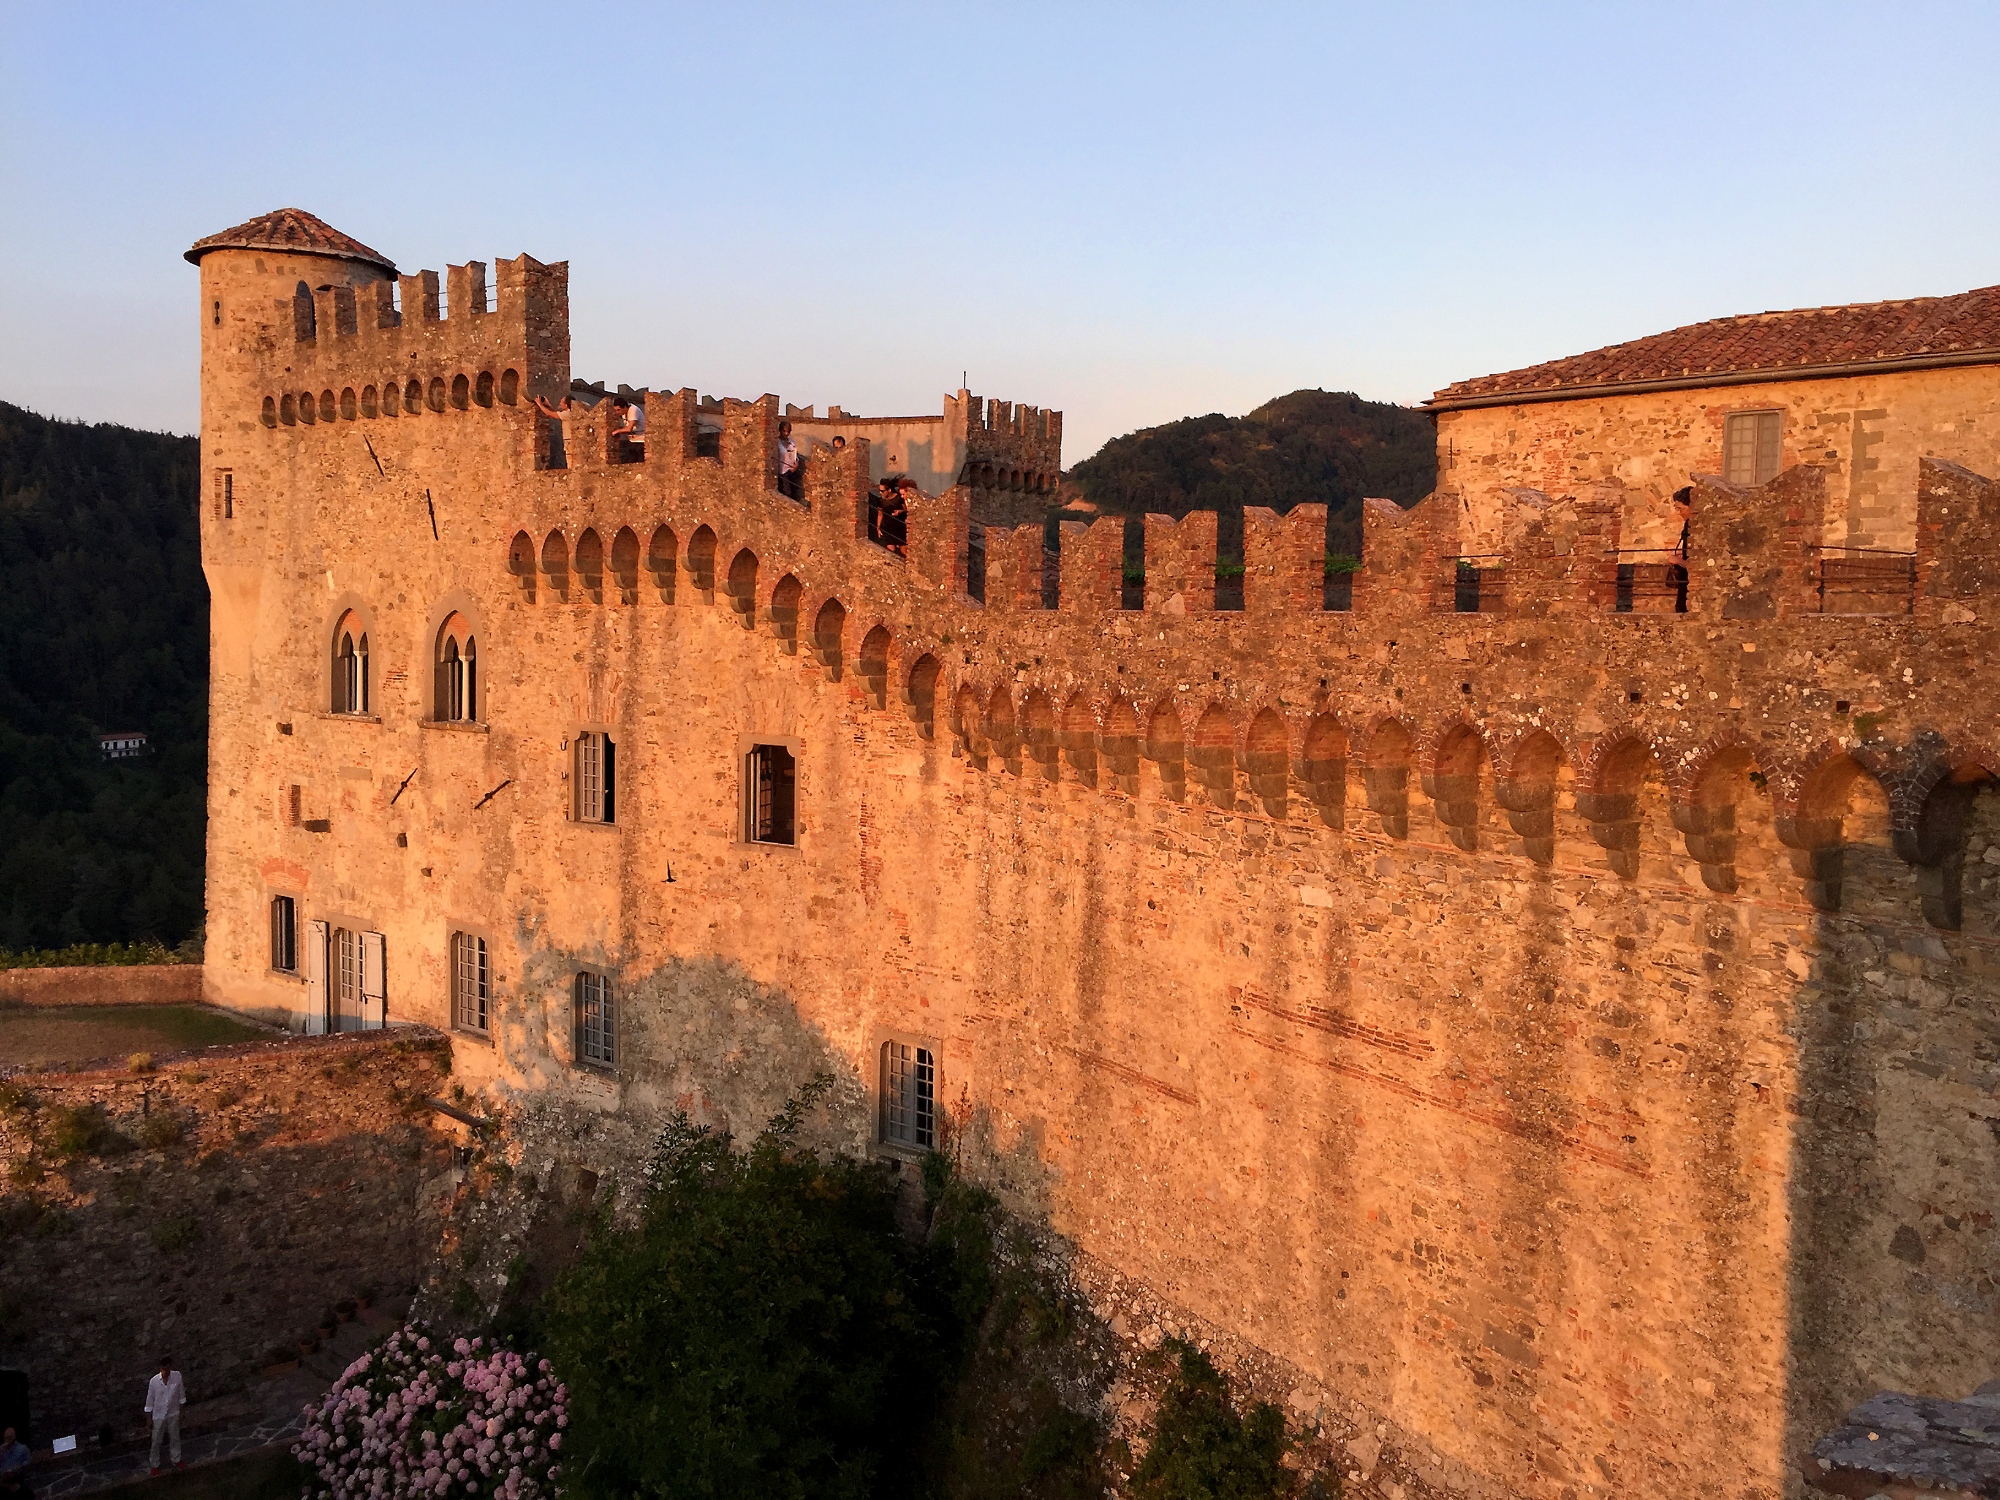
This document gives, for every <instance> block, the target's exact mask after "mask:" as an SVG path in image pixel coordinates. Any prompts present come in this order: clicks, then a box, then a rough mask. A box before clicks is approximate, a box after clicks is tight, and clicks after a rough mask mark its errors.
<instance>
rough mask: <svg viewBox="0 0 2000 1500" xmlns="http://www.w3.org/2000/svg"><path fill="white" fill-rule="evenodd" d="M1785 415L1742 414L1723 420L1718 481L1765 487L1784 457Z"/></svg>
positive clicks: (1779, 412)
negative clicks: (1720, 465)
mask: <svg viewBox="0 0 2000 1500" xmlns="http://www.w3.org/2000/svg"><path fill="white" fill-rule="evenodd" d="M1784 435H1785V414H1784V413H1783V412H1781V411H1742V412H1736V413H1734V414H1732V415H1731V416H1728V417H1726V418H1724V419H1723V423H1722V477H1723V478H1724V479H1725V480H1727V481H1728V482H1729V483H1730V484H1742V485H1755V484H1769V483H1770V482H1771V481H1772V480H1773V479H1776V478H1777V477H1778V465H1779V464H1780V463H1781V462H1782V461H1783V457H1784Z"/></svg>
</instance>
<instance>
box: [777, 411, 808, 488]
mask: <svg viewBox="0 0 2000 1500" xmlns="http://www.w3.org/2000/svg"><path fill="white" fill-rule="evenodd" d="M778 493H779V494H781V495H783V496H784V497H785V498H786V499H788V500H803V499H805V497H806V488H805V475H804V474H803V473H802V472H801V471H800V469H799V445H798V444H797V443H795V442H793V441H792V424H791V423H790V422H780V423H779V424H778Z"/></svg>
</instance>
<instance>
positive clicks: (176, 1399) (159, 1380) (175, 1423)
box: [146, 1355, 187, 1474]
mask: <svg viewBox="0 0 2000 1500" xmlns="http://www.w3.org/2000/svg"><path fill="white" fill-rule="evenodd" d="M186 1405H187V1388H186V1386H185V1385H183V1384H182V1382H181V1372H180V1371H179V1370H176V1369H175V1368H174V1361H173V1356H172V1355H163V1356H162V1357H161V1359H160V1373H159V1374H157V1375H155V1376H154V1377H153V1378H152V1379H151V1380H149V1381H147V1382H146V1415H147V1416H149V1417H151V1418H152V1419H153V1457H152V1469H153V1472H154V1473H155V1474H157V1473H159V1472H160V1440H161V1439H162V1438H166V1439H168V1440H169V1447H170V1448H171V1450H172V1453H173V1460H174V1467H175V1468H176V1469H185V1468H186V1467H187V1465H186V1464H184V1463H182V1462H181V1408H182V1407H183V1406H186Z"/></svg>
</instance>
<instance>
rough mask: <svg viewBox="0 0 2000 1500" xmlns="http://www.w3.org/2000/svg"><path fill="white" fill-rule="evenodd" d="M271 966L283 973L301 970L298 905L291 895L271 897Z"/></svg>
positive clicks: (294, 972) (293, 972)
mask: <svg viewBox="0 0 2000 1500" xmlns="http://www.w3.org/2000/svg"><path fill="white" fill-rule="evenodd" d="M271 967H272V968H274V969H276V970H278V971H279V972H280V973H282V974H296V973H297V972H298V971H299V925H298V905H297V903H296V902H295V901H294V900H293V899H292V898H291V897H290V896H273V897H272V898H271Z"/></svg>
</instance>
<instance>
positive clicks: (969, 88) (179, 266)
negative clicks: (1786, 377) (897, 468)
mask: <svg viewBox="0 0 2000 1500" xmlns="http://www.w3.org/2000/svg"><path fill="white" fill-rule="evenodd" d="M1996 56H2000V7H1996V6H1993V5H1991V4H1982V5H1959V6H1924V5H1915V4H1898V5H1895V6H1886V5H1876V6H1866V7H1863V6H1843V5H1838V4H1825V3H1816V4H1812V5H1797V6H1781V5H1765V6H1756V5H1745V4H1740V3H1738V4H1730V5H1718V6H1712V7H1704V6H1695V5H1676V6H1645V7H1641V6H1637V5H1607V4H1602V3H1598V4H1592V5H1587V6H1574V7H1563V6H1544V7H1508V6H1499V5H1468V6H1463V7H1442V6H1439V7H1423V6H1416V5H1396V6H1387V5H1382V6H1373V7H1367V8H1362V7H1355V8H1353V9H1341V8H1337V7H1334V6H1330V5H1325V6H1312V7H1279V6H1245V5H1235V6H1221V5H1215V4H1205V5H1199V6H1194V5H1189V6H1169V5H1153V6H1129V7H1127V6H1111V5H1089V4H1077V3H1070V4H1058V5H1050V6H1046V7H1043V6H1037V5H1033V4H1005V5H965V4H955V5H943V4H932V5H927V6H921V7H910V8H895V7H862V6H856V7H851V8H850V7H843V6H840V5H830V4H816V5H812V6H801V7H790V6H782V5H767V6H761V7H754V8H753V7H743V6H731V5H719V4H712V3H711V4H703V5H699V6H696V5H686V6H658V7H655V6H650V5H646V4H637V3H628V4H613V5H589V6H582V5H559V4H545V5H538V6H535V7H532V8H515V7H512V6H504V5H481V6H477V7H474V6H466V7H462V8H460V7H453V6H444V5H424V6H402V5H370V6H351V7H348V6H325V5H314V4H273V3H269V0H266V3H261V4H257V5H254V6H247V5H246V6H240V7H237V6H222V5H199V4H182V5H171V6H170V5H157V6H127V5H118V4H97V5H91V6H80V5H51V4H46V3H43V4H26V3H17V0H0V144H4V147H5V149H4V152H0V203H4V205H5V208H4V212H0V255H4V261H5V265H6V274H5V276H4V277H0V398H4V399H6V400H9V401H14V402H17V403H20V404H23V405H27V406H30V407H33V408H34V409H36V410H38V411H42V412H46V413H51V414H55V415H61V416H76V417H87V418H92V419H109V420H116V421H121V422H130V423H134V424H137V425H141V426H148V427H163V428H171V429H175V430H180V431H191V430H193V428H194V426H195V422H196V391H195V359H196V308H195V276H194V271H193V268H192V267H190V266H188V265H186V264H185V263H184V262H183V261H182V260H181V259H180V252H181V251H182V250H183V249H185V248H186V247H187V245H188V244H189V243H190V242H191V241H193V240H194V239H196V238H197V237H199V236H201V235H203V234H207V233H210V232H212V231H214V230H217V229H222V228H224V227H226V226H228V225H231V224H235V223H238V222H240V221H242V220H244V219H247V218H250V217H251V216H253V215H255V214H258V213H262V212H265V211H267V210H269V209H273V208H278V207H281V206H284V205H296V206H298V207H301V208H306V209H309V210H311V211H312V212H314V213H317V214H319V215H320V216H321V217H322V218H325V219H326V220H328V221H329V222H331V223H332V224H334V225H336V226H337V227H339V228H341V229H344V230H346V231H347V232H349V233H350V234H353V235H355V236H356V237H357V238H359V239H361V240H363V241H365V242H366V243H368V244H370V245H373V246H374V247H375V248H377V249H378V250H381V251H382V252H383V253H385V254H387V255H389V256H390V257H391V258H392V259H394V260H395V261H397V262H398V264H399V265H401V266H402V267H403V268H404V269H405V270H414V269H417V268H419V267H435V268H442V267H443V266H444V264H445V263H446V262H447V261H463V260H467V259H472V258H482V259H488V260H490V259H492V258H493V257H494V256H496V255H512V254H515V253H517V252H519V251H522V250H526V251H528V252H530V253H532V254H534V255H536V256H538V257H540V258H542V259H544V260H561V259H566V260H568V261H569V262H570V286H571V308H572V333H573V340H572V342H573V364H574V368H575V371H576V373H578V374H579V375H583V376H586V377H589V378H593V379H597V378H601V379H605V380H609V381H613V382H616V381H620V380H624V381H629V382H631V383H632V384H635V385H640V384H646V385H652V386H655V387H676V386H682V385H692V386H696V387H698V388H699V389H701V390H702V391H703V392H705V393H711V394H718V395H737V396H755V395H758V394H760V393H761V392H764V391H774V392H776V393H778V394H779V395H781V396H783V397H784V398H785V399H786V400H790V401H796V402H800V403H805V402H813V403H816V404H819V405H821V406H824V405H825V404H826V403H828V402H838V403H840V404H841V405H843V406H845V407H846V408H847V409H849V410H851V411H862V412H872V413H910V412H927V411H935V410H936V409H937V400H938V397H939V395H940V394H941V393H943V392H945V391H947V390H950V389H952V388H954V387H956V386H957V385H958V383H959V372H960V371H961V370H962V369H969V370H970V371H971V381H972V386H973V389H974V390H976V391H978V392H980V393H981V394H983V395H994V396H999V397H1001V398H1003V399H1011V400H1018V401H1028V402H1032V403H1035V404H1037V405H1046V406H1054V407H1058V408H1061V409H1063V410H1064V411H1066V412H1067V413H1068V418H1067V424H1068V425H1067V440H1066V442H1065V453H1064V457H1065V460H1066V461H1067V462H1075V461H1076V460H1078V459H1080V458H1083V457H1086V456H1088V454H1089V453H1090V452H1091V451H1093V450H1094V449H1095V448H1096V447H1097V446H1098V445H1099V444H1100V443H1101V442H1102V441H1103V440H1104V439H1105V438H1107V437H1109V436H1112V435H1115V434H1117V433H1120V432H1125V431H1128V430H1130V429H1132V428H1135V427H1141V426H1148V425H1152V424H1155V423H1158V422H1163V421H1168V420H1171V419H1173V418H1176V417H1180V416H1186V415H1189V414H1193V413H1200V412H1207V411H1223V412H1229V413H1239V412H1243V411H1246V410H1248V409H1249V408H1251V407H1253V406H1255V405H1257V404H1258V403H1259V402H1261V401H1264V400H1266V399H1268V398H1269V397H1272V396H1275V395H1278V394H1281V393H1283V392H1285V391H1289V390H1293V389H1296V388H1298V387H1301V386H1324V387H1326V388H1327V389H1330V390H1332V389H1352V390H1356V391H1359V392H1361V393H1362V394H1363V395H1366V396H1371V397H1376V398H1382V399H1390V400H1397V401H1406V402H1413V401H1418V400H1421V399H1422V398H1423V397H1424V396H1425V395H1427V394H1428V393H1429V392H1430V391H1431V390H1433V389H1435V388H1436V387H1437V386H1439V385H1442V384H1444V383H1446V382H1448V381H1450V380H1453V379H1457V378H1460V377H1463V376H1469V375H1477V374H1482V373H1485V372H1488V371H1493V370H1501V369H1510V368H1512V367H1514V366H1517V365H1522V364H1527V363H1531V362H1533V361H1536V360H1540V359H1545V358H1550V357H1553V356H1557V355H1562V354H1567V353H1573V352H1576V351H1579V350H1583V349H1588V348H1594V347H1596V346H1598V345H1601V344H1606V343H1612V342H1616V341H1618V340H1621V339H1625V338H1631V337H1636V336H1638V335H1641V334H1645V333H1649V332H1655V331H1657V330H1659V329H1662V328H1667V327H1671V326H1673V325H1675V324H1678V323H1683V322H1689V321H1692V320H1695V319H1698V318H1703V317H1711V316H1716V315H1719V314H1723V313H1732V312H1743V311H1757V310H1761V309H1764V308H1772V307H1792V306H1803V305H1812V304H1819V303H1834V302H1850V301H1864V300H1872V299H1876V298H1883V297H1904V296H1913V295H1923V294H1929V293H1940V292H1951V291H1960V290H1964V289H1965V288H1968V287H1973V286H1983V285H1987V284H1991V283H1993V282H2000V222H1996V219H2000V90H1996V89H1995V88H1994V87H1993V85H1992V66H1993V60H1994V58H1995V57H1996Z"/></svg>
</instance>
